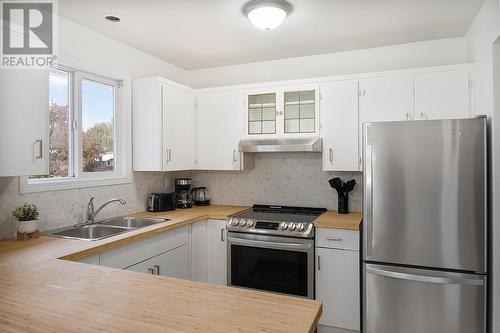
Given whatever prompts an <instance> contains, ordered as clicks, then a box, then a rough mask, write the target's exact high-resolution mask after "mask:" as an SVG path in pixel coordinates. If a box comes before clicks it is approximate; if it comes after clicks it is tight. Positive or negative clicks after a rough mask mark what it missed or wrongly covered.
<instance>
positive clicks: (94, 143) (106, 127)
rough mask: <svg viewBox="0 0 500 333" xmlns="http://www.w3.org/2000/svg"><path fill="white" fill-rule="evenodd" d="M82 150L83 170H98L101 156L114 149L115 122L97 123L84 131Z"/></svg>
mask: <svg viewBox="0 0 500 333" xmlns="http://www.w3.org/2000/svg"><path fill="white" fill-rule="evenodd" d="M82 150H83V151H82V153H83V171H85V172H93V171H97V170H98V169H99V160H100V158H101V156H102V155H104V154H106V153H109V152H112V151H113V124H112V123H105V122H102V123H97V124H95V125H94V126H92V127H91V128H89V129H87V130H86V131H85V132H83V136H82Z"/></svg>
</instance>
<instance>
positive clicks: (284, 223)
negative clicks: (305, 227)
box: [280, 222, 288, 230]
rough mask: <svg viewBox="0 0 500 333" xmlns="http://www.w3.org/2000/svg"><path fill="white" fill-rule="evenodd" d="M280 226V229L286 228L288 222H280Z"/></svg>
mask: <svg viewBox="0 0 500 333" xmlns="http://www.w3.org/2000/svg"><path fill="white" fill-rule="evenodd" d="M280 228H281V230H286V228H288V223H286V222H281V224H280Z"/></svg>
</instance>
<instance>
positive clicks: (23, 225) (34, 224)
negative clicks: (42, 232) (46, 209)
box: [17, 220, 38, 234]
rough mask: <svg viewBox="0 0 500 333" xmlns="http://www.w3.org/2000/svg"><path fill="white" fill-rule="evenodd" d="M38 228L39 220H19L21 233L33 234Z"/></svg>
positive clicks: (18, 228) (18, 229)
mask: <svg viewBox="0 0 500 333" xmlns="http://www.w3.org/2000/svg"><path fill="white" fill-rule="evenodd" d="M37 230H38V220H32V221H19V224H18V226H17V231H18V232H20V233H27V234H31V233H33V232H35V231H37Z"/></svg>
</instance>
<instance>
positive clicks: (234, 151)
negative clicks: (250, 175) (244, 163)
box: [233, 150, 236, 162]
mask: <svg viewBox="0 0 500 333" xmlns="http://www.w3.org/2000/svg"><path fill="white" fill-rule="evenodd" d="M233 162H236V150H233Z"/></svg>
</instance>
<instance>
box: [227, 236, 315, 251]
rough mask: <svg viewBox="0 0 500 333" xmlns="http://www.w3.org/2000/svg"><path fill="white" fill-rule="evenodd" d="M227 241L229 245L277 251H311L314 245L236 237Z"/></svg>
mask: <svg viewBox="0 0 500 333" xmlns="http://www.w3.org/2000/svg"><path fill="white" fill-rule="evenodd" d="M227 240H228V242H229V243H231V244H235V245H250V246H257V247H265V248H270V249H277V250H310V249H312V248H313V245H312V244H300V243H278V242H267V241H259V240H253V239H252V240H250V239H243V238H236V237H228V238H227Z"/></svg>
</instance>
